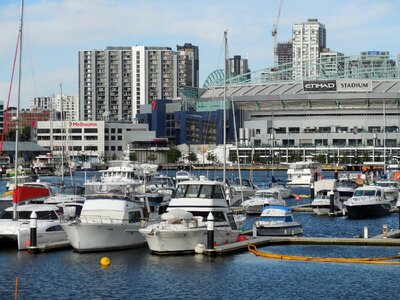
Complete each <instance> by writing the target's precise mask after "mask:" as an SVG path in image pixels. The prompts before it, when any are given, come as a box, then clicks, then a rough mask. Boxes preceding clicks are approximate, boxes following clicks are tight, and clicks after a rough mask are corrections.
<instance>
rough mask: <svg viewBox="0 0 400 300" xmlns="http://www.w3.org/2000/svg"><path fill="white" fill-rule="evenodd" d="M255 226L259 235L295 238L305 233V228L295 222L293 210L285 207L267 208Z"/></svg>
mask: <svg viewBox="0 0 400 300" xmlns="http://www.w3.org/2000/svg"><path fill="white" fill-rule="evenodd" d="M255 226H256V229H257V234H258V235H273V236H294V235H299V234H302V233H303V227H302V226H301V224H300V223H298V222H295V221H294V219H293V215H292V212H291V209H290V208H289V207H284V206H266V207H265V208H264V210H263V211H262V213H261V216H260V218H259V219H258V220H257V221H256V222H255Z"/></svg>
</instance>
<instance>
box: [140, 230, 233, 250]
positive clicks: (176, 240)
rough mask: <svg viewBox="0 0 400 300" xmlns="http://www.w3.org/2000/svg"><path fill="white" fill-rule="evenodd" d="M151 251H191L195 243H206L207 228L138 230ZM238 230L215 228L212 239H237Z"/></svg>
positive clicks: (218, 241)
mask: <svg viewBox="0 0 400 300" xmlns="http://www.w3.org/2000/svg"><path fill="white" fill-rule="evenodd" d="M140 232H141V233H142V234H143V236H144V237H145V238H146V241H147V244H148V246H149V249H150V251H151V252H153V253H156V254H176V253H193V252H194V249H195V247H196V245H197V244H199V243H202V244H203V245H207V228H206V227H197V228H184V229H183V228H179V227H175V228H172V227H169V228H167V229H166V228H162V227H152V228H146V229H142V230H141V231H140ZM238 236H239V231H237V230H232V229H231V228H230V227H220V228H215V231H214V241H215V243H217V244H218V245H220V244H224V243H233V242H236V241H237V238H238Z"/></svg>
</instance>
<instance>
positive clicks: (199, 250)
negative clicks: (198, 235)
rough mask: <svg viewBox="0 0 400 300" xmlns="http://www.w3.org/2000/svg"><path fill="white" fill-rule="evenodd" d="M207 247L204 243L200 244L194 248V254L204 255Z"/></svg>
mask: <svg viewBox="0 0 400 300" xmlns="http://www.w3.org/2000/svg"><path fill="white" fill-rule="evenodd" d="M205 248H206V247H205V246H204V244H203V243H198V244H197V245H196V246H195V247H194V252H195V253H197V254H203V253H204V250H205Z"/></svg>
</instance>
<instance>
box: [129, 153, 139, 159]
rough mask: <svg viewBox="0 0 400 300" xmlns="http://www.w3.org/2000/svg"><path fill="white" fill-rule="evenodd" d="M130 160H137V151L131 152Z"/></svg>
mask: <svg viewBox="0 0 400 300" xmlns="http://www.w3.org/2000/svg"><path fill="white" fill-rule="evenodd" d="M129 160H130V161H137V155H136V152H131V153H129Z"/></svg>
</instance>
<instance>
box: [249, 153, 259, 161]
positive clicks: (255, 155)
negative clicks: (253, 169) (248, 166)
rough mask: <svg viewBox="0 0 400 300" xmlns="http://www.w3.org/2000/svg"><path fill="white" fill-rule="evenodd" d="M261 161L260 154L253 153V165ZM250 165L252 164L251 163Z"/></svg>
mask: <svg viewBox="0 0 400 300" xmlns="http://www.w3.org/2000/svg"><path fill="white" fill-rule="evenodd" d="M260 161H261V156H260V154H259V153H255V154H254V155H253V162H255V163H259V162H260ZM251 163H252V162H251Z"/></svg>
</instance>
